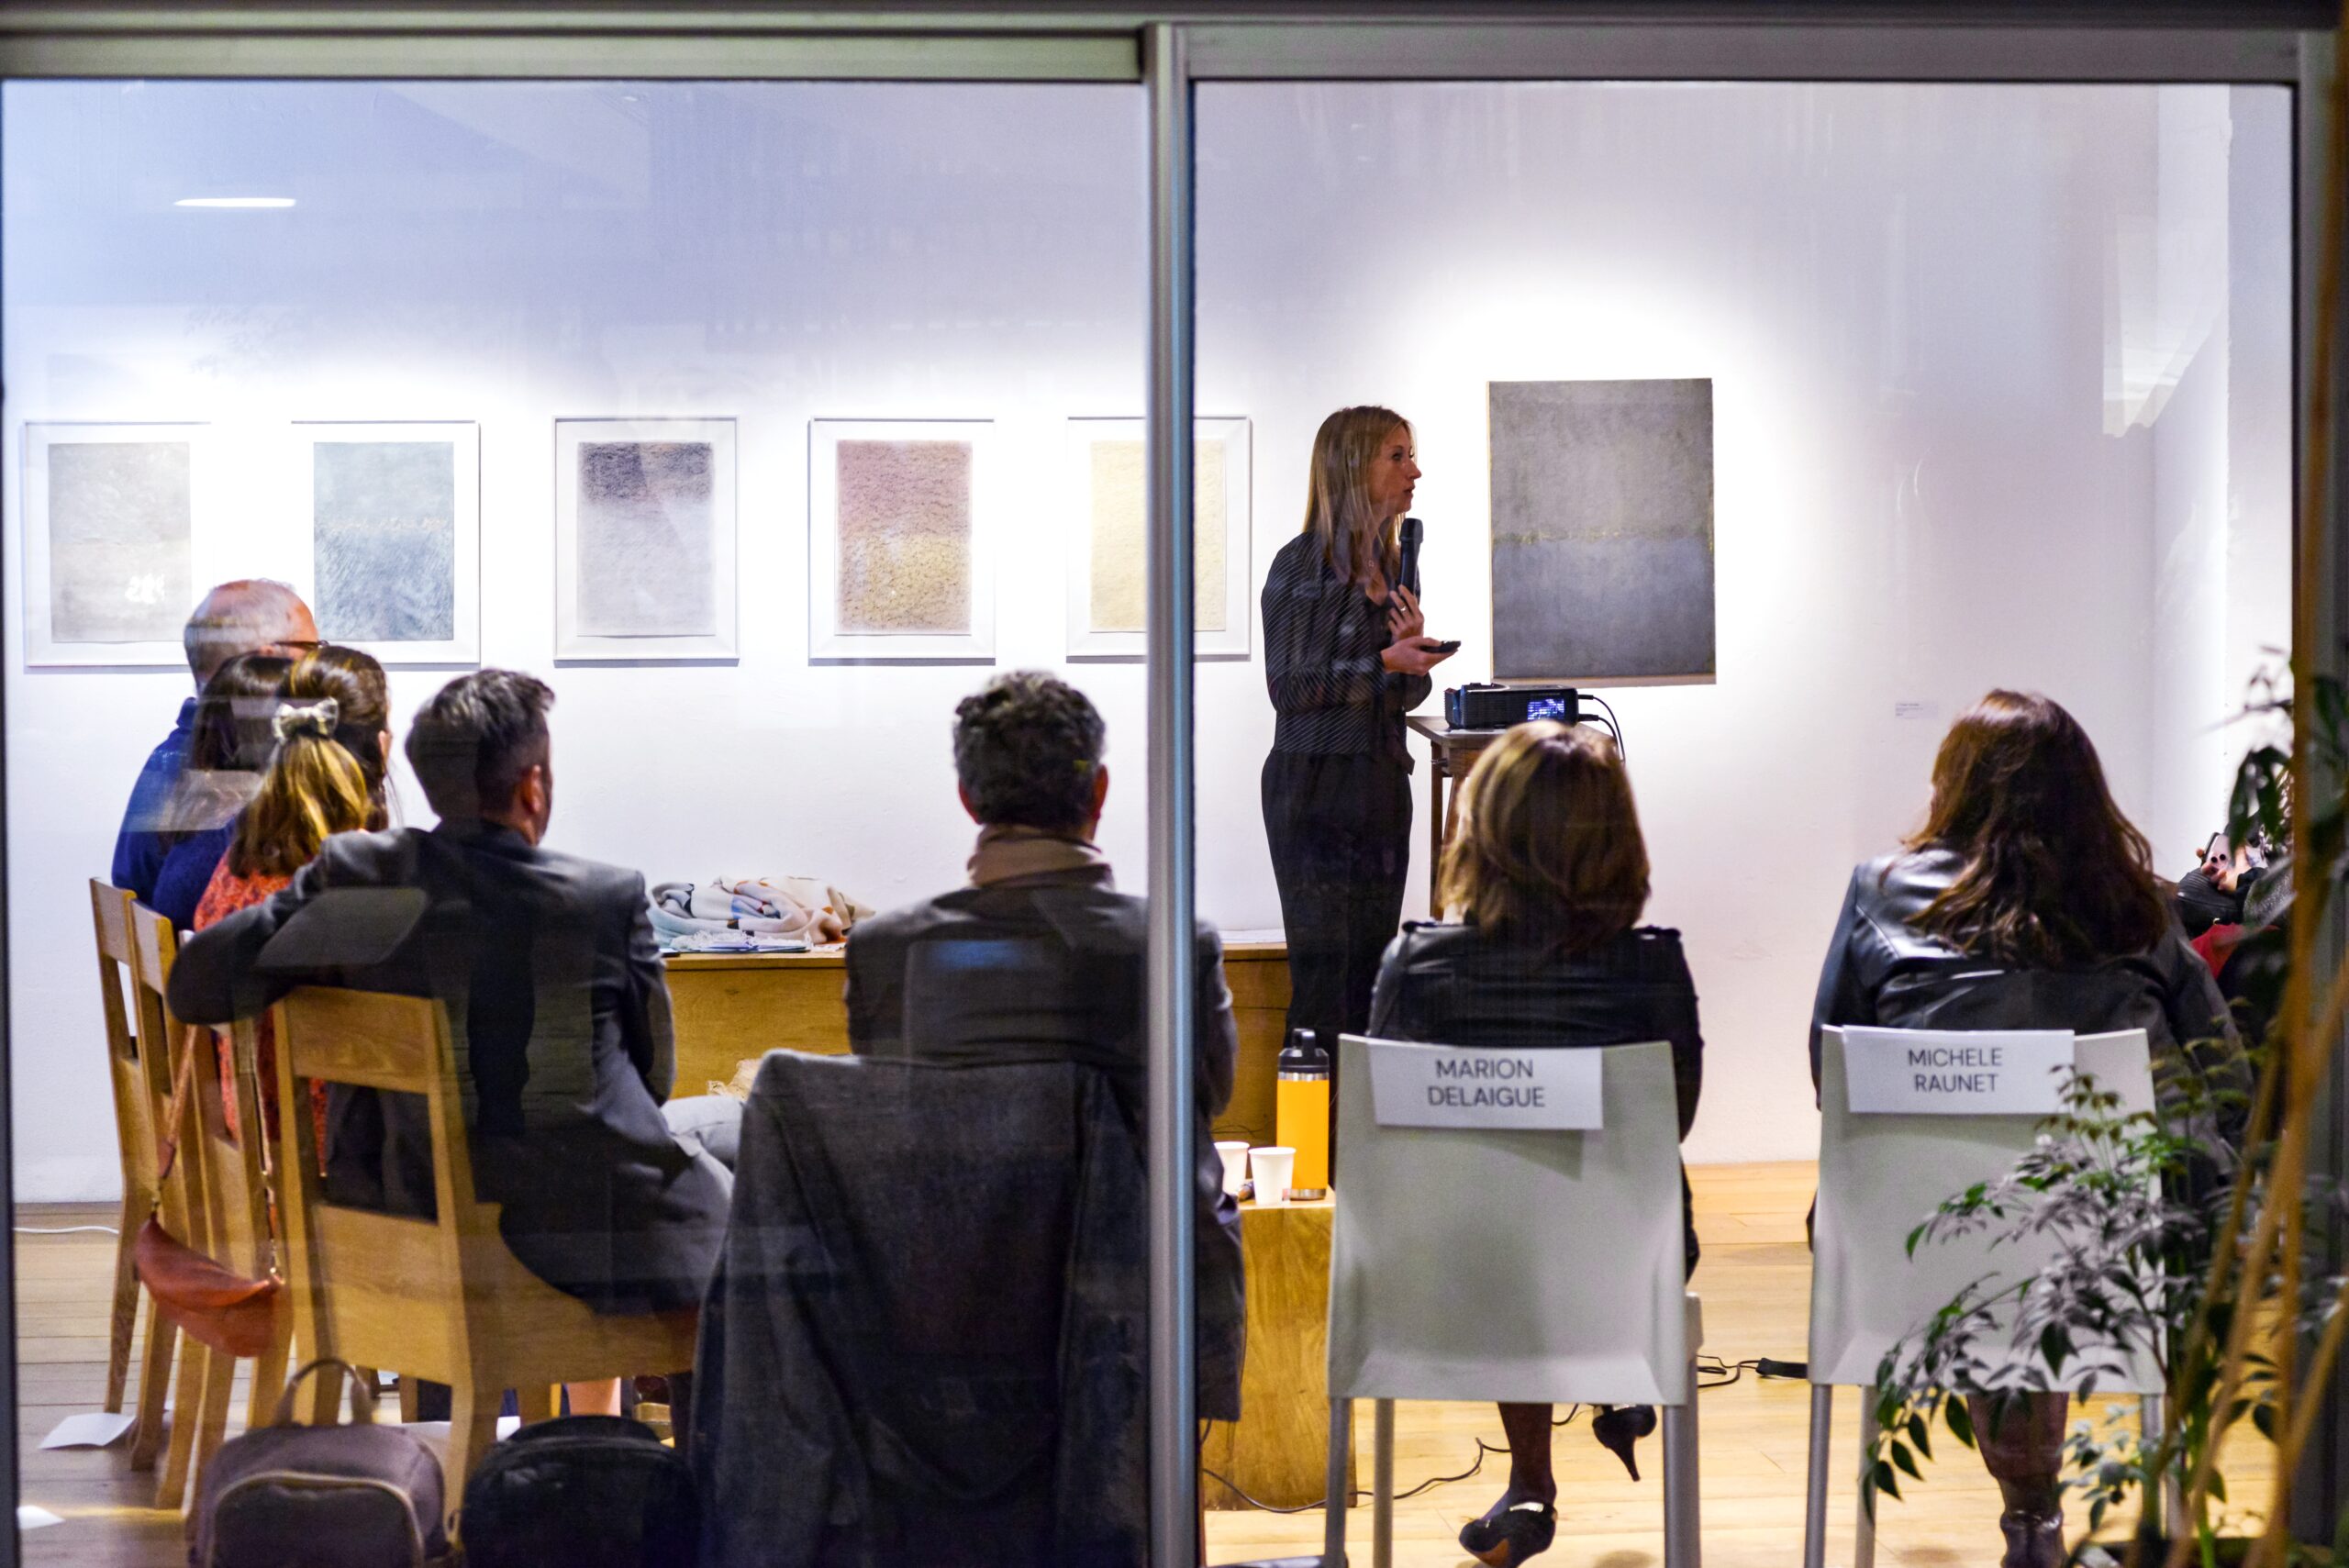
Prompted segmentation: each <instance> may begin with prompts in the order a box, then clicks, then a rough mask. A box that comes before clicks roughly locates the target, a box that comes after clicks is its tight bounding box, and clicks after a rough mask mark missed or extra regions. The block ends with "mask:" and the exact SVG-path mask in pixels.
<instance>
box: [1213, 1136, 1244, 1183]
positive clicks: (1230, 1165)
mask: <svg viewBox="0 0 2349 1568" xmlns="http://www.w3.org/2000/svg"><path fill="white" fill-rule="evenodd" d="M1215 1151H1216V1152H1217V1153H1218V1154H1219V1155H1220V1156H1222V1158H1223V1190H1224V1191H1225V1192H1228V1193H1230V1195H1232V1196H1233V1197H1238V1196H1239V1195H1240V1193H1241V1188H1243V1187H1245V1186H1246V1185H1247V1184H1248V1140H1246V1139H1244V1138H1242V1139H1238V1140H1234V1141H1232V1142H1230V1143H1224V1142H1220V1141H1219V1142H1218V1143H1217V1144H1216V1146H1215Z"/></svg>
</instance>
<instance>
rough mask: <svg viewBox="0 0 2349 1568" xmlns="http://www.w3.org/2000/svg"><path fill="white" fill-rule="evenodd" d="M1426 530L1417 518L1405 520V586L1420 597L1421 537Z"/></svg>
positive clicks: (1412, 593) (1414, 596)
mask: <svg viewBox="0 0 2349 1568" xmlns="http://www.w3.org/2000/svg"><path fill="white" fill-rule="evenodd" d="M1425 531H1426V530H1425V528H1423V526H1422V525H1421V524H1420V522H1419V518H1417V517H1406V518H1404V519H1403V535H1402V542H1403V580H1402V581H1403V586H1404V587H1406V588H1408V589H1409V590H1411V597H1413V598H1415V599H1416V598H1418V597H1419V536H1420V535H1421V534H1422V533H1424V532H1425Z"/></svg>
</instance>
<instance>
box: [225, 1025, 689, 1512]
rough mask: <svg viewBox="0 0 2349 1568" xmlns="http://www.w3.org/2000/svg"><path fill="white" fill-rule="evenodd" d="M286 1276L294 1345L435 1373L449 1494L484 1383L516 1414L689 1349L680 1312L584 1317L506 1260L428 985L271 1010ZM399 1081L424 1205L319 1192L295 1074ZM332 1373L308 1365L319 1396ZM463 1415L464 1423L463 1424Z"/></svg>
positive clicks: (490, 1424) (466, 1454) (683, 1360)
mask: <svg viewBox="0 0 2349 1568" xmlns="http://www.w3.org/2000/svg"><path fill="white" fill-rule="evenodd" d="M272 1017H273V1018H274V1020H275V1027H276V1034H277V1091H276V1092H277V1106H278V1126H279V1136H280V1137H281V1139H282V1140H284V1141H283V1143H282V1145H281V1149H280V1153H279V1157H278V1162H277V1169H278V1171H279V1173H280V1179H281V1183H282V1189H283V1198H282V1203H283V1209H284V1212H283V1214H282V1216H281V1218H282V1222H283V1225H284V1234H285V1240H286V1278H287V1281H288V1283H289V1284H290V1285H291V1286H292V1292H293V1297H294V1324H295V1335H296V1336H297V1337H298V1338H299V1339H300V1340H301V1341H302V1343H303V1346H304V1351H303V1353H304V1355H305V1356H335V1357H339V1358H340V1359H341V1360H343V1361H346V1362H351V1363H353V1364H356V1365H359V1366H367V1367H379V1368H382V1369H384V1370H386V1371H391V1372H397V1373H402V1374H404V1375H406V1376H411V1377H424V1378H430V1379H432V1380H433V1381H435V1382H440V1383H446V1384H448V1385H451V1393H452V1403H453V1405H454V1417H455V1419H454V1421H453V1422H452V1428H451V1447H450V1454H449V1463H448V1471H449V1485H450V1494H451V1497H452V1498H453V1497H454V1496H457V1495H458V1494H460V1493H462V1490H463V1488H464V1478H465V1475H466V1473H467V1472H468V1470H469V1469H470V1466H471V1463H472V1462H473V1460H474V1459H477V1458H478V1457H479V1456H480V1452H481V1451H482V1450H483V1449H484V1448H485V1447H486V1446H487V1443H486V1437H485V1434H486V1433H487V1432H488V1431H489V1430H490V1429H494V1427H495V1421H496V1412H497V1404H498V1396H499V1395H500V1394H502V1393H503V1392H504V1390H506V1389H507V1388H512V1389H516V1390H518V1391H519V1392H520V1393H521V1394H522V1396H523V1408H524V1410H525V1414H526V1418H528V1417H529V1412H531V1411H532V1410H533V1409H540V1408H543V1406H542V1405H540V1403H539V1401H541V1400H543V1399H544V1397H545V1396H546V1390H547V1387H548V1385H551V1384H557V1383H572V1382H588V1381H592V1380H595V1379H598V1378H605V1377H616V1376H622V1375H626V1374H629V1373H643V1372H655V1371H661V1370H663V1369H682V1368H685V1367H689V1366H691V1365H692V1364H693V1349H694V1334H695V1330H696V1326H697V1317H698V1315H697V1314H696V1313H695V1312H693V1311H691V1310H685V1311H681V1312H664V1313H657V1314H647V1315H644V1316H640V1317H624V1316H618V1315H614V1316H602V1315H598V1314H597V1313H596V1312H595V1311H593V1310H592V1309H590V1308H589V1307H588V1306H587V1305H586V1303H584V1302H583V1301H581V1300H579V1299H578V1298H577V1297H575V1296H567V1295H565V1294H564V1293H563V1292H562V1291H559V1290H557V1289H555V1288H554V1287H553V1286H552V1285H550V1284H547V1283H546V1282H545V1281H543V1280H541V1279H540V1278H539V1277H538V1276H537V1275H535V1274H533V1273H530V1272H529V1270H528V1269H526V1268H524V1267H523V1266H522V1264H521V1262H519V1261H518V1259H517V1258H516V1257H515V1256H514V1254H513V1252H512V1251H510V1250H509V1249H508V1248H507V1245H506V1242H505V1240H504V1239H503V1238H502V1237H501V1236H500V1235H499V1233H498V1227H497V1216H498V1208H497V1206H496V1205H495V1204H485V1203H483V1202H481V1201H480V1200H479V1198H478V1197H477V1195H476V1194H475V1190H474V1185H473V1153H472V1149H471V1146H470V1145H469V1144H468V1142H467V1140H466V1136H465V1124H464V1110H463V1103H462V1099H461V1098H460V1097H459V1093H458V1087H457V1079H456V1065H455V1057H454V1054H453V1052H452V1051H451V1047H450V1038H449V1019H448V1014H447V1012H446V1010H445V1009H444V1008H443V1007H442V1006H441V1005H440V1003H438V1002H435V1001H429V1000H424V999H421V998H417V997H414V996H394V995H383V994H380V993H373V992H364V991H341V990H328V989H324V988H318V987H305V988H303V989H301V990H298V991H295V992H294V993H293V994H292V995H289V996H287V997H286V998H285V999H284V1001H282V1002H280V1003H279V1004H278V1005H277V1007H276V1009H275V1010H274V1012H273V1014H272ZM313 1080H317V1081H320V1082H324V1083H326V1084H339V1085H343V1086H345V1087H347V1088H351V1089H373V1090H375V1091H377V1092H379V1093H384V1094H395V1095H417V1096H419V1097H420V1098H421V1100H422V1101H423V1111H424V1117H425V1121H426V1124H427V1126H428V1127H429V1133H430V1138H431V1144H432V1155H431V1158H432V1180H433V1191H434V1194H435V1198H436V1204H437V1208H438V1213H437V1215H436V1216H435V1217H434V1218H430V1219H418V1218H408V1217H406V1216H401V1215H394V1214H386V1213H382V1212H379V1211H376V1210H373V1209H364V1208H358V1207H350V1206H347V1205H343V1204H338V1203H335V1202H332V1201H330V1200H329V1199H328V1196H327V1193H326V1186H325V1183H324V1181H323V1180H322V1179H321V1177H320V1175H319V1162H318V1147H317V1130H316V1129H315V1127H314V1125H313V1123H312V1121H311V1117H310V1109H309V1089H308V1084H309V1083H310V1082H311V1081H313ZM338 1381H339V1380H335V1379H331V1378H322V1379H319V1380H317V1389H316V1390H314V1394H313V1398H314V1400H315V1401H316V1403H314V1404H313V1406H312V1409H313V1410H314V1411H320V1410H324V1411H330V1410H331V1409H332V1407H333V1403H334V1401H335V1399H336V1398H337V1397H338V1396H339V1395H338V1391H337V1387H336V1385H337V1383H338ZM468 1429H471V1432H472V1435H471V1437H469V1436H468Z"/></svg>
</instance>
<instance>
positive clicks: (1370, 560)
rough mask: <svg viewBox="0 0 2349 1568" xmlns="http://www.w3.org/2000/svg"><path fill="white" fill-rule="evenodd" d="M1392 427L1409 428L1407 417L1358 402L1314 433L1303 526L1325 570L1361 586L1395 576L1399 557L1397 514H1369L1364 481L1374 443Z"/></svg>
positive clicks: (1382, 440)
mask: <svg viewBox="0 0 2349 1568" xmlns="http://www.w3.org/2000/svg"><path fill="white" fill-rule="evenodd" d="M1397 428H1401V429H1403V430H1405V431H1408V430H1409V429H1410V428H1411V422H1410V421H1409V420H1408V419H1406V418H1404V417H1403V416H1401V415H1400V414H1397V413H1396V412H1395V411H1394V410H1393V409H1392V408H1381V407H1379V406H1376V405H1375V404H1363V405H1361V406H1357V407H1353V408H1341V409H1339V410H1338V411H1337V412H1336V413H1335V414H1332V415H1330V417H1328V418H1327V419H1324V420H1322V421H1321V428H1320V429H1319V431H1318V432H1317V433H1316V434H1315V435H1314V438H1313V467H1312V472H1311V473H1308V475H1307V476H1306V487H1305V529H1304V531H1305V532H1307V533H1309V534H1311V535H1312V536H1313V537H1314V539H1316V540H1317V541H1318V542H1319V544H1320V546H1321V559H1322V560H1323V561H1324V562H1328V564H1329V567H1330V571H1332V572H1334V573H1337V574H1338V575H1339V576H1341V577H1342V578H1344V579H1345V580H1346V581H1347V582H1349V583H1359V584H1363V585H1364V586H1365V587H1367V586H1368V585H1369V584H1370V583H1371V582H1372V580H1373V579H1374V578H1383V579H1385V580H1386V582H1388V583H1392V582H1394V581H1395V577H1396V574H1397V572H1398V571H1399V570H1400V569H1401V566H1402V563H1403V552H1402V548H1401V546H1400V545H1398V544H1397V541H1396V533H1395V523H1396V519H1395V518H1393V517H1377V516H1375V514H1374V512H1373V509H1372V506H1371V501H1370V491H1369V488H1368V487H1367V486H1366V485H1365V484H1364V479H1365V477H1366V476H1367V475H1368V474H1369V473H1370V465H1371V462H1372V461H1373V460H1374V459H1375V458H1376V457H1377V456H1378V449H1379V448H1380V447H1381V446H1383V445H1385V444H1386V438H1387V437H1389V436H1391V435H1393V434H1394V433H1395V431H1396V430H1397Z"/></svg>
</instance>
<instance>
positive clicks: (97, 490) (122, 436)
mask: <svg viewBox="0 0 2349 1568" xmlns="http://www.w3.org/2000/svg"><path fill="white" fill-rule="evenodd" d="M206 431H207V428H206V426H203V425H200V424H152V425H144V424H142V425H104V424H86V425H85V424H68V423H62V422H60V423H35V422H28V423H27V424H26V426H25V448H24V507H23V514H22V521H23V541H24V573H25V663H26V665H27V666H28V667H30V668H38V667H41V666H49V667H61V668H63V667H72V666H76V665H83V666H89V665H97V666H113V667H125V666H128V667H133V668H137V667H141V666H152V667H156V668H177V667H184V666H185V664H186V659H187V656H186V653H185V651H184V648H183V646H182V644H181V641H180V634H181V632H182V631H183V630H184V628H185V627H186V625H187V617H188V611H189V610H190V608H192V607H193V606H195V596H196V594H197V593H198V592H199V584H206V585H208V583H207V580H206V577H205V576H204V574H203V573H200V572H199V571H198V570H197V568H198V564H199V563H198V560H197V541H198V539H199V537H200V536H201V535H202V533H203V528H202V524H201V514H200V508H201V506H202V504H203V501H204V497H205V485H206V480H207V478H208V475H207V473H206V451H205V449H206Z"/></svg>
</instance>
